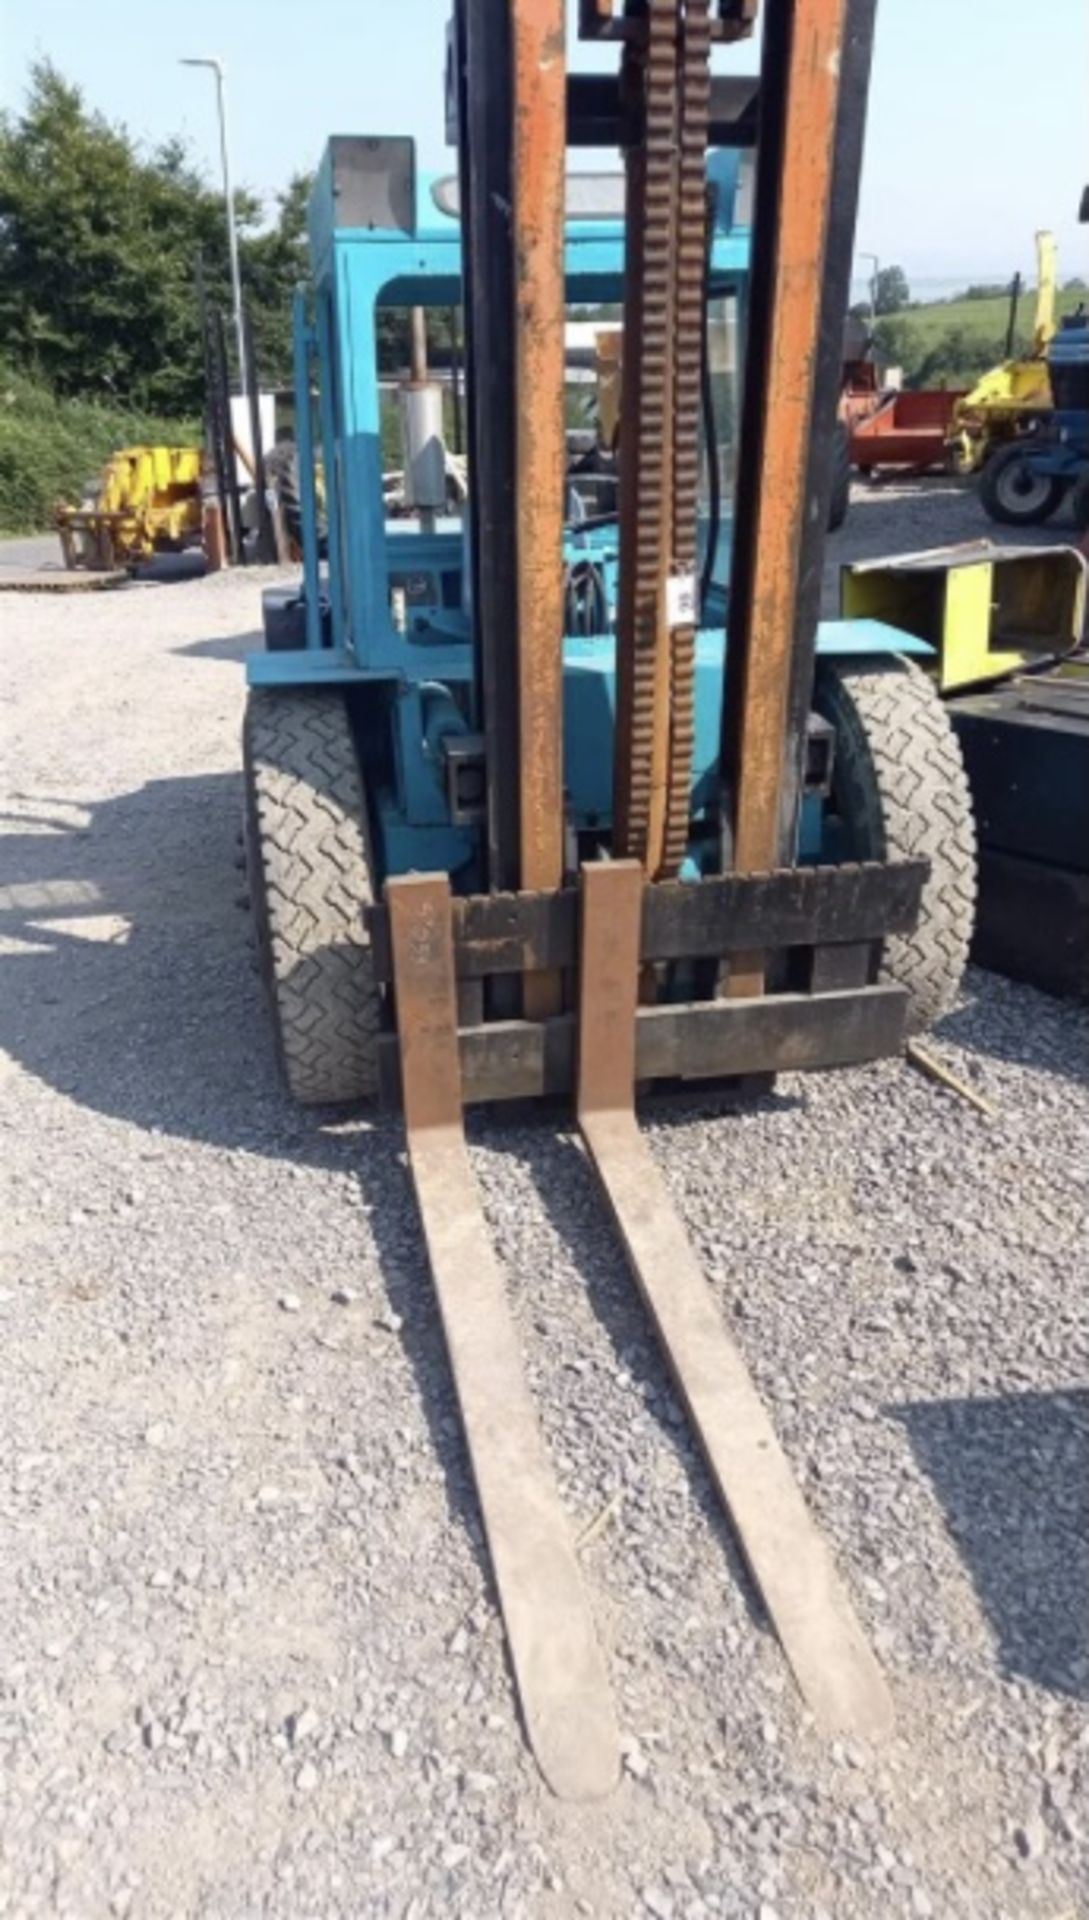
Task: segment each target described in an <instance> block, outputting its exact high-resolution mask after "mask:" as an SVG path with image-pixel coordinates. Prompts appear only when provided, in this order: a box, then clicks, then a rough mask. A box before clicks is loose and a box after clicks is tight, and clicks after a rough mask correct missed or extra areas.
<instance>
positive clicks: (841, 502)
mask: <svg viewBox="0 0 1089 1920" xmlns="http://www.w3.org/2000/svg"><path fill="white" fill-rule="evenodd" d="M833 433H834V438H833V442H832V491H831V493H830V494H829V497H828V531H829V533H835V531H836V528H837V527H842V525H843V522H844V521H845V520H846V518H847V509H848V507H849V506H850V504H851V436H850V434H849V433H848V431H847V428H846V425H845V423H844V422H843V421H842V420H837V421H836V424H835V427H834V429H833Z"/></svg>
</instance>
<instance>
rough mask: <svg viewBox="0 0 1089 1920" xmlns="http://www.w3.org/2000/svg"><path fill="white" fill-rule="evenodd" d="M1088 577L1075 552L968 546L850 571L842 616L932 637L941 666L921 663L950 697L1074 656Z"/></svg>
mask: <svg viewBox="0 0 1089 1920" xmlns="http://www.w3.org/2000/svg"><path fill="white" fill-rule="evenodd" d="M1086 578H1087V568H1086V563H1085V561H1084V560H1083V558H1082V556H1081V555H1080V554H1079V553H1078V552H1076V550H1075V549H1074V548H1073V547H1068V546H1054V547H998V546H995V545H994V544H993V542H991V541H990V540H970V541H965V542H963V543H962V544H961V545H960V546H955V547H935V548H932V549H930V551H928V552H926V553H901V554H897V555H896V557H895V558H894V559H880V560H862V561H857V562H856V563H855V564H854V565H853V566H849V567H845V568H844V569H843V573H842V575H841V577H840V609H841V612H842V614H843V617H844V619H846V620H883V621H886V622H887V623H888V625H890V626H893V627H899V628H900V629H901V630H902V631H903V632H904V633H911V634H914V635H916V637H917V638H918V639H920V640H925V641H926V642H927V644H928V645H929V646H931V647H933V649H934V659H933V661H932V662H930V663H928V662H926V661H920V665H922V666H929V667H930V670H931V671H932V673H933V676H934V679H935V680H936V682H937V685H938V690H939V692H940V693H941V694H943V695H945V696H948V695H949V694H953V693H960V692H963V691H964V690H965V689H966V688H969V687H971V688H978V687H980V686H983V685H986V684H988V683H990V682H994V681H999V680H1007V679H1009V678H1010V676H1011V675H1013V674H1016V673H1019V672H1021V671H1022V670H1023V669H1026V668H1028V669H1031V668H1033V667H1040V666H1044V665H1047V664H1049V663H1050V662H1053V661H1055V660H1059V659H1062V658H1063V657H1064V656H1066V655H1067V654H1070V653H1072V652H1073V651H1074V650H1075V648H1076V647H1077V645H1078V642H1079V640H1080V639H1081V635H1082V631H1083V628H1084V625H1085V606H1086Z"/></svg>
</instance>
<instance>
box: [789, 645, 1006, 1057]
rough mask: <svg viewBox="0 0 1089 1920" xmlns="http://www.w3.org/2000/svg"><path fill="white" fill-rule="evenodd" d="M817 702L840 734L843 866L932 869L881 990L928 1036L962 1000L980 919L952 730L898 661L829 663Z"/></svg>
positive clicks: (937, 704) (967, 802)
mask: <svg viewBox="0 0 1089 1920" xmlns="http://www.w3.org/2000/svg"><path fill="white" fill-rule="evenodd" d="M815 704H816V707H817V710H818V712H819V713H821V714H823V715H824V717H825V719H826V720H830V721H831V723H832V725H833V726H834V728H835V732H836V744H835V758H834V762H833V774H832V804H833V806H834V808H835V811H836V813H837V815H838V817H839V820H840V822H841V827H842V833H843V852H844V857H845V858H847V859H854V860H886V859H919V858H925V859H927V860H929V861H930V878H929V879H928V880H927V882H926V885H925V886H924V888H923V897H922V904H921V906H920V910H919V920H918V925H917V926H916V928H915V931H914V933H907V934H897V935H895V936H894V937H893V938H891V939H889V940H887V941H886V942H885V949H884V953H883V955H882V961H881V978H882V980H886V981H890V982H894V983H895V984H897V985H899V986H902V987H906V988H907V990H908V994H909V1004H908V1030H909V1032H912V1033H920V1032H922V1031H923V1029H924V1028H926V1027H928V1026H930V1024H931V1022H932V1021H934V1020H937V1019H939V1018H940V1016H941V1015H942V1014H943V1013H948V1011H949V1009H950V1007H951V1006H952V1005H953V1002H954V1000H955V999H956V996H957V990H958V988H959V986H960V981H961V975H962V974H963V972H964V965H965V961H966V960H967V958H968V944H969V941H970V940H971V937H972V928H973V925H974V921H975V901H976V835H975V823H974V821H973V818H972V802H971V796H970V794H969V791H968V781H967V778H966V777H965V772H964V762H963V760H962V758H961V751H960V746H959V743H958V741H957V736H956V734H955V733H954V731H953V726H952V723H951V721H950V719H949V716H948V714H947V713H946V711H945V708H944V707H943V705H942V703H941V701H940V699H939V698H938V694H937V692H936V690H935V688H934V686H933V684H932V683H931V681H930V680H928V679H927V676H926V675H925V674H924V673H921V672H920V670H919V668H918V667H916V666H914V665H913V664H912V663H911V662H910V661H909V660H905V659H904V658H903V657H902V656H900V655H895V656H893V657H891V658H887V659H882V660H872V659H871V660H867V661H865V662H862V663H859V664H858V665H857V666H856V665H854V664H849V663H847V662H840V661H837V662H833V661H827V660H826V661H823V662H822V663H821V665H820V668H819V670H818V674H817V685H816V692H815Z"/></svg>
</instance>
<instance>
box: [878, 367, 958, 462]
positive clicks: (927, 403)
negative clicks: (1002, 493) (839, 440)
mask: <svg viewBox="0 0 1089 1920" xmlns="http://www.w3.org/2000/svg"><path fill="white" fill-rule="evenodd" d="M963 397H964V389H962V388H950V387H938V388H931V389H929V390H927V389H923V390H922V391H920V392H918V393H907V392H905V393H890V394H889V396H888V399H887V400H885V401H884V402H883V403H882V405H881V406H879V407H878V408H877V411H876V412H875V413H871V414H870V416H869V418H868V419H866V420H860V421H858V423H857V424H856V425H855V427H854V428H853V430H852V433H851V464H852V466H855V467H857V468H858V469H859V472H860V473H872V472H873V470H874V468H875V467H907V468H909V469H910V470H911V472H912V473H925V472H926V470H927V468H928V467H944V466H946V465H947V463H948V459H949V452H948V448H947V446H946V441H947V438H948V435H949V431H950V425H951V422H952V418H953V408H954V407H955V406H956V404H957V401H958V400H961V399H963Z"/></svg>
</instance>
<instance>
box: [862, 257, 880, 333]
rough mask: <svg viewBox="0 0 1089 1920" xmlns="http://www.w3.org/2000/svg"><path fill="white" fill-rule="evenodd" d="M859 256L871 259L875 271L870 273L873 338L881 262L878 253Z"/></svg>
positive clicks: (871, 331) (863, 258) (871, 330)
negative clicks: (878, 274)
mask: <svg viewBox="0 0 1089 1920" xmlns="http://www.w3.org/2000/svg"><path fill="white" fill-rule="evenodd" d="M858 257H859V259H860V260H869V261H870V262H871V264H872V266H873V272H872V273H871V275H870V338H871V339H872V338H873V331H874V328H875V327H876V325H877V273H878V269H879V267H880V265H881V262H880V260H879V259H878V257H877V255H876V253H860V254H859V256H858Z"/></svg>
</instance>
